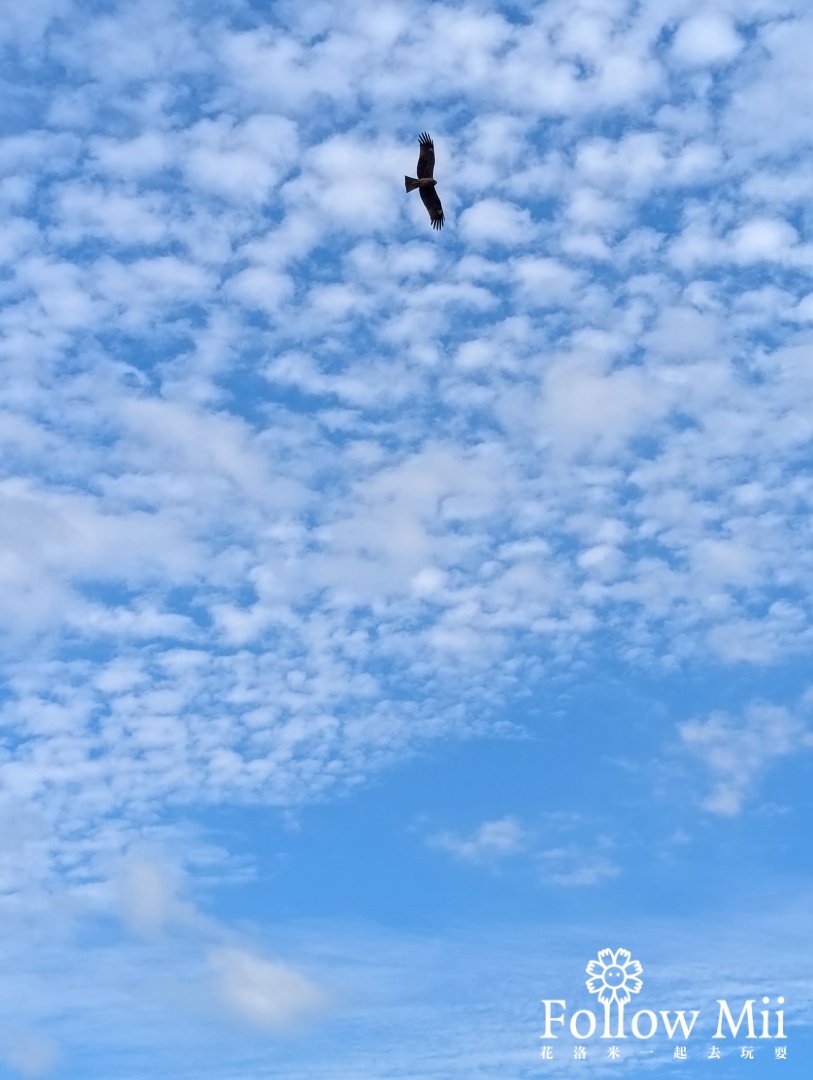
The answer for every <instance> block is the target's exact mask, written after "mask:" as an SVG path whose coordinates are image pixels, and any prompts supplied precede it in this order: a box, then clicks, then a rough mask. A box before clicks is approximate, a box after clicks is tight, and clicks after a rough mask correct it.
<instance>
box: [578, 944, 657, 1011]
mask: <svg viewBox="0 0 813 1080" xmlns="http://www.w3.org/2000/svg"><path fill="white" fill-rule="evenodd" d="M585 970H586V971H587V974H588V975H589V976H590V978H589V979H588V980H587V989H588V990H589V991H590V993H591V994H597V995H598V1000H599V1001H600V1002H601V1003H602V1005H603V1006H604V1008H605V1011H609V1008H610V1005H611V1004H612V1003H613V1002H615V1003H616V1004H617V1005H618V1006H619V1011H621V1010H622V1008H623V1006H624V1005H625V1004H626V1003H627V1002H628V1001H629V1000H630V998H631V997H632V995H633V994H637V993H638V991H639V990H640V989H641V987H642V986H643V983H642V982H641V980H640V979H639V978H638V976H639V975H640V974H641V972H642V971H643V968H642V967H641V965H640V963H639V962H638V961H637V960H633V959H632V954H631V953H630V952H629V950H628V949H617V950H616V951H615V952H613V951H612V949H602V950H601V952H600V953H599V954H598V960H591V961H590V963H589V964H588V965H587V967H586V969H585Z"/></svg>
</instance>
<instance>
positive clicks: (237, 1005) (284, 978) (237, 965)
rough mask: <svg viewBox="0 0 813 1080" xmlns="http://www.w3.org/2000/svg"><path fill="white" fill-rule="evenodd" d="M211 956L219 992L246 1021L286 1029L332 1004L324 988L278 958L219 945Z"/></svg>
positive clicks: (271, 1028)
mask: <svg viewBox="0 0 813 1080" xmlns="http://www.w3.org/2000/svg"><path fill="white" fill-rule="evenodd" d="M209 960H210V963H211V966H212V970H213V973H214V979H215V985H216V990H217V993H218V995H219V996H220V998H221V999H222V1001H223V1003H224V1004H225V1005H226V1006H227V1008H228V1009H230V1010H231V1011H232V1012H233V1013H234V1015H236V1016H237V1017H239V1018H240V1019H241V1020H243V1021H245V1022H247V1023H250V1024H253V1025H256V1026H258V1027H261V1028H269V1029H270V1030H272V1031H286V1030H288V1029H290V1028H292V1027H296V1026H297V1025H299V1024H301V1023H302V1022H303V1021H304V1020H307V1019H310V1018H311V1017H313V1016H314V1015H315V1014H318V1013H319V1012H322V1011H324V1010H325V1009H326V1008H327V1006H328V1004H329V1001H330V998H329V996H328V995H327V993H326V992H325V991H324V990H323V989H321V988H320V987H318V986H317V985H316V984H315V983H313V982H311V981H310V980H309V979H307V978H306V977H305V976H304V975H301V974H300V973H299V972H298V971H295V970H294V969H293V968H291V967H289V966H288V965H287V964H283V963H280V962H279V961H276V960H266V959H264V958H263V957H261V956H257V955H256V954H255V953H252V952H248V951H246V950H244V949H234V948H224V949H216V950H214V951H213V952H212V953H211V955H210V957H209Z"/></svg>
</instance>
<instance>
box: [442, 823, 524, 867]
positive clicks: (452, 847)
mask: <svg viewBox="0 0 813 1080" xmlns="http://www.w3.org/2000/svg"><path fill="white" fill-rule="evenodd" d="M525 839H526V836H525V831H524V829H523V828H522V826H521V825H520V824H519V822H517V821H516V820H515V819H514V818H511V817H505V818H499V819H497V820H495V821H484V822H483V824H482V825H480V826H479V828H477V829H476V830H475V831H474V832H473V833H472V834H471V835H469V836H459V835H457V834H456V833H452V832H441V833H435V834H434V835H433V836H429V837H427V841H426V842H427V844H429V846H430V847H434V848H438V849H440V850H441V851H447V852H448V853H449V854H450V855H453V856H454V857H455V858H456V859H460V860H461V861H462V862H470V863H488V862H494V861H497V860H499V859H503V858H506V857H507V856H509V855H516V854H517V853H518V852H519V851H521V850H522V848H523V847H524V845H525Z"/></svg>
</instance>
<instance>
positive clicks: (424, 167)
mask: <svg viewBox="0 0 813 1080" xmlns="http://www.w3.org/2000/svg"><path fill="white" fill-rule="evenodd" d="M418 146H419V148H420V152H419V154H418V179H417V180H416V179H414V177H412V176H405V177H404V186H405V187H406V189H407V191H414V190H415V188H420V191H421V201H422V202H423V205H424V206H425V207H426V209H427V210H428V211H429V217H430V218H431V220H432V228H433V229H442V228H443V220H444V218H443V207H442V206H441V205H440V199H439V198H438V193H437V191H435V185H436V184H437V180H435V178H434V177H433V175H432V173H433V172H434V171H435V144H434V143H433V142H432V140H431V139H430V138H429V136H428V135H427V134H426V132H425V131H424V132H423V134H422V135H421V137H420V138H419V139H418Z"/></svg>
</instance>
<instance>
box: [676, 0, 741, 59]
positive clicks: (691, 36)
mask: <svg viewBox="0 0 813 1080" xmlns="http://www.w3.org/2000/svg"><path fill="white" fill-rule="evenodd" d="M742 47H743V41H742V38H741V37H740V35H739V34H738V33H737V30H736V28H735V26H734V23H733V21H732V20H731V18H730V17H729V16H727V15H725V14H723V13H722V12H720V11H704V12H701V13H699V14H697V15H692V16H691V17H690V18H688V19H685V20H684V21H683V22H682V23H681V24H680V26H679V27H678V29H677V33H676V34H675V37H674V41H673V43H672V55H673V56H674V57H675V59H677V60H678V61H679V62H680V63H682V64H686V65H687V66H690V67H705V66H707V65H713V64H727V63H730V62H731V61H732V60H734V59H735V58H736V56H737V55H738V53H739V52H740V50H741V49H742Z"/></svg>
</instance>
